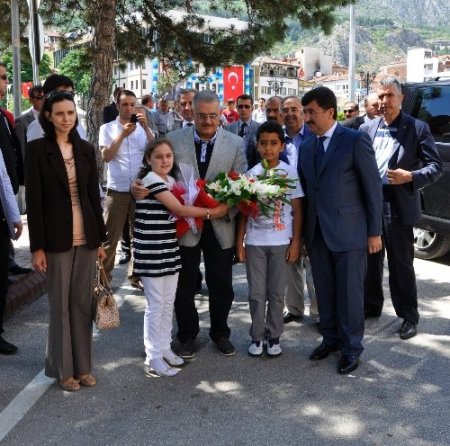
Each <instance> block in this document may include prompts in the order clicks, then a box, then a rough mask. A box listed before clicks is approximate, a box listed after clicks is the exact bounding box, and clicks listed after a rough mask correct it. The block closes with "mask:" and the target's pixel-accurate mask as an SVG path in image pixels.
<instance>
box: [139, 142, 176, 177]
mask: <svg viewBox="0 0 450 446" xmlns="http://www.w3.org/2000/svg"><path fill="white" fill-rule="evenodd" d="M163 144H166V145H168V146H169V147H170V150H172V152H173V145H172V142H171V141H170V139H168V138H155V139H153V140H151V141H150V142H149V143H148V144H147V147H146V148H145V153H144V158H142V165H143V166H142V167H141V168H140V170H139V173H138V176H137V179H138V180H142V178H144V177H145V175H147V174H148V173H149V172H151V170H152V166H150V164H148V163H147V158H149V157H150V156H151V155H152V153H153V151H154V150H155V149H157V148H158V147H159V146H161V145H163Z"/></svg>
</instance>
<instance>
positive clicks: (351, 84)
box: [348, 4, 356, 101]
mask: <svg viewBox="0 0 450 446" xmlns="http://www.w3.org/2000/svg"><path fill="white" fill-rule="evenodd" d="M355 65H356V55H355V6H354V5H353V4H352V5H350V32H349V38H348V95H349V100H350V101H354V100H355Z"/></svg>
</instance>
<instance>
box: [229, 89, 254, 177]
mask: <svg viewBox="0 0 450 446" xmlns="http://www.w3.org/2000/svg"><path fill="white" fill-rule="evenodd" d="M236 102H237V112H238V114H239V120H238V121H235V122H233V123H232V124H228V125H227V126H225V129H226V130H228V131H229V132H231V133H234V134H235V135H238V136H240V137H241V138H243V139H244V146H245V155H246V156H247V163H248V167H249V168H251V167H253V166H254V165H256V164H257V163H258V157H257V156H256V153H257V152H256V132H257V131H258V127H259V125H260V124H259V123H257V122H256V121H254V120H253V119H252V112H253V98H252V97H251V96H250V95H248V94H241V95H240V96H239V97H238V98H237V101H236Z"/></svg>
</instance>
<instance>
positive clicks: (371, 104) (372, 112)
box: [342, 93, 380, 130]
mask: <svg viewBox="0 0 450 446" xmlns="http://www.w3.org/2000/svg"><path fill="white" fill-rule="evenodd" d="M352 104H353V102H352ZM364 107H365V109H366V113H365V114H364V115H362V116H355V117H353V118H350V119H346V120H345V121H344V122H343V123H342V125H343V126H344V127H348V128H349V129H354V130H359V128H360V127H361V125H362V124H364V123H368V122H370V121H371V120H372V119H375V118H376V117H377V116H380V104H379V103H378V95H377V94H376V93H370V94H369V95H368V96H366V97H365V98H364ZM344 111H345V107H344ZM358 111H359V110H358Z"/></svg>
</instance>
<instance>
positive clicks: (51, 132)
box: [39, 91, 78, 141]
mask: <svg viewBox="0 0 450 446" xmlns="http://www.w3.org/2000/svg"><path fill="white" fill-rule="evenodd" d="M62 101H71V102H73V104H74V105H75V101H74V99H73V95H72V93H69V92H68V91H52V92H51V93H50V94H48V95H47V96H46V97H45V100H44V104H43V105H42V108H41V111H40V112H39V123H40V124H41V126H42V129H43V130H44V133H45V136H46V137H47V138H50V139H55V138H56V134H55V126H54V125H53V122H51V121H50V120H49V119H48V117H47V115H46V114H45V113H46V112H48V113H51V112H52V108H53V104H56V103H57V102H62ZM75 111H76V105H75ZM77 125H78V116H77V118H76V119H75V125H74V126H73V128H71V129H70V132H69V141H73V139H74V137H75V136H76V135H77V136H78V132H77Z"/></svg>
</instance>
